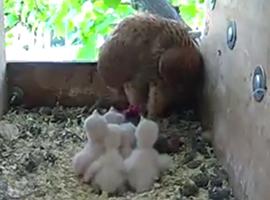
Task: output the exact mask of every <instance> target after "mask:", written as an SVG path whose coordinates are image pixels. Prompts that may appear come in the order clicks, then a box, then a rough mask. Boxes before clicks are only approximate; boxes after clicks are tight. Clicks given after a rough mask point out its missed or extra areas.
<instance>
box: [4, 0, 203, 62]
mask: <svg viewBox="0 0 270 200" xmlns="http://www.w3.org/2000/svg"><path fill="white" fill-rule="evenodd" d="M169 1H170V3H172V4H173V5H174V6H179V10H180V13H181V16H182V18H183V19H184V20H185V21H186V22H187V24H189V25H190V26H191V27H192V28H194V29H195V28H196V27H197V26H201V25H202V23H203V17H204V15H203V3H204V0H169ZM4 9H5V11H4V15H5V31H6V46H7V47H8V46H10V45H13V44H14V43H16V41H17V40H16V37H17V35H16V34H15V33H14V28H16V27H17V26H20V27H22V26H23V27H25V28H27V30H28V31H29V32H30V33H33V34H34V35H37V34H39V33H45V32H47V33H48V32H49V33H50V47H57V46H65V45H78V46H79V48H78V51H77V53H76V55H77V60H87V61H96V58H97V54H98V48H99V46H100V45H101V44H102V42H103V41H104V38H106V36H108V34H110V32H111V31H112V28H113V27H114V25H115V24H116V23H118V22H119V21H120V20H121V19H123V18H124V17H126V16H128V15H130V14H132V13H133V12H134V11H135V10H134V9H133V8H132V7H131V5H130V2H129V0H126V1H123V0H122V1H121V0H5V1H4Z"/></svg>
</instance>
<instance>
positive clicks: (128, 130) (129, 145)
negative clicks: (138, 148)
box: [119, 122, 136, 159]
mask: <svg viewBox="0 0 270 200" xmlns="http://www.w3.org/2000/svg"><path fill="white" fill-rule="evenodd" d="M120 127H121V128H122V130H123V131H122V134H121V145H120V148H119V151H120V154H121V155H122V157H123V158H124V159H126V158H127V157H129V156H130V154H131V152H132V150H133V149H134V148H135V145H136V138H135V131H136V126H134V125H133V124H132V123H131V122H126V123H123V124H120Z"/></svg>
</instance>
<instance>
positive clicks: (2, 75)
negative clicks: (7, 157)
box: [0, 0, 7, 116]
mask: <svg viewBox="0 0 270 200" xmlns="http://www.w3.org/2000/svg"><path fill="white" fill-rule="evenodd" d="M3 14H4V12H3V1H2V0H0V116H1V115H2V114H3V112H4V111H5V110H6V97H7V95H6V63H5V47H4V44H5V43H4V19H3Z"/></svg>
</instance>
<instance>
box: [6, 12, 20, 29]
mask: <svg viewBox="0 0 270 200" xmlns="http://www.w3.org/2000/svg"><path fill="white" fill-rule="evenodd" d="M18 21H19V16H17V15H16V14H14V13H11V14H9V15H8V16H7V23H8V24H7V26H8V27H13V26H14V25H15V24H16V23H18Z"/></svg>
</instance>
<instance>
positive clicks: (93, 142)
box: [72, 110, 108, 176]
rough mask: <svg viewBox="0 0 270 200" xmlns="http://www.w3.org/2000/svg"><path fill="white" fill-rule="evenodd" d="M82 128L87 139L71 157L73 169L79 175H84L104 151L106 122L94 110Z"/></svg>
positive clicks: (106, 131) (106, 130) (106, 132)
mask: <svg viewBox="0 0 270 200" xmlns="http://www.w3.org/2000/svg"><path fill="white" fill-rule="evenodd" d="M84 130H85V132H86V134H87V140H88V141H87V143H86V145H85V146H84V148H83V149H82V150H81V151H80V152H78V153H77V154H76V155H75V156H74V157H73V159H72V165H73V168H74V171H75V173H76V174H77V175H79V176H81V175H84V173H85V171H86V169H87V168H88V166H89V165H91V163H93V162H94V161H95V160H96V159H97V158H99V157H100V156H101V155H102V154H103V153H104V151H105V146H104V138H105V136H106V135H107V134H108V127H107V122H106V120H105V119H104V118H103V117H102V116H101V115H100V114H99V113H98V112H97V110H95V111H94V112H93V113H92V115H90V116H89V117H87V118H86V120H85V121H84Z"/></svg>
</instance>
